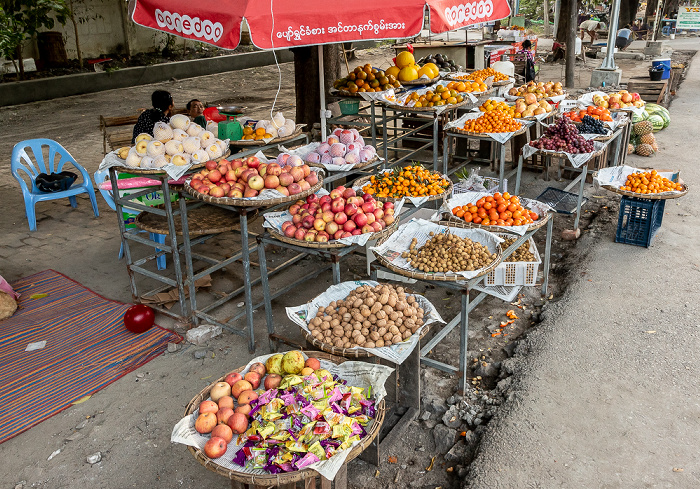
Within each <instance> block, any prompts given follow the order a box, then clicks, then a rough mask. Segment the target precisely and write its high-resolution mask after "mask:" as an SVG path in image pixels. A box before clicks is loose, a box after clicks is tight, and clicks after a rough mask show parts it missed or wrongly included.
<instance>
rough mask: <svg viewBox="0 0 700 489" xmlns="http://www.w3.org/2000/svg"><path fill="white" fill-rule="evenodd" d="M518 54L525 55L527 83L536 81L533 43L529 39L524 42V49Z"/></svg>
mask: <svg viewBox="0 0 700 489" xmlns="http://www.w3.org/2000/svg"><path fill="white" fill-rule="evenodd" d="M517 54H524V55H525V73H523V75H524V76H525V83H527V82H529V81H532V80H534V79H535V75H536V72H535V55H534V54H532V43H531V42H530V40H529V39H525V40H524V41H523V48H522V49H521V50H520V51H518V52H517Z"/></svg>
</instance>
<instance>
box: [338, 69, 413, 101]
mask: <svg viewBox="0 0 700 489" xmlns="http://www.w3.org/2000/svg"><path fill="white" fill-rule="evenodd" d="M333 88H334V89H335V90H337V91H338V94H340V95H342V96H344V97H359V96H360V95H359V94H360V93H363V92H383V91H386V90H390V89H392V88H401V83H400V82H399V81H398V79H397V78H396V75H395V74H393V73H387V72H384V71H383V70H379V69H377V68H373V67H372V65H370V64H366V65H364V66H358V67H356V68H355V69H354V70H353V71H352V72H351V73H349V74H348V76H346V77H343V78H339V79H337V80H336V81H335V82H333Z"/></svg>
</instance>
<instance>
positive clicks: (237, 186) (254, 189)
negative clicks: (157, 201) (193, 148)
mask: <svg viewBox="0 0 700 489" xmlns="http://www.w3.org/2000/svg"><path fill="white" fill-rule="evenodd" d="M285 156H287V157H286V158H283V160H284V161H282V160H279V158H278V161H279V162H278V161H275V162H270V163H262V162H261V161H260V159H259V158H258V157H256V156H249V157H247V158H242V159H241V158H237V159H235V160H232V161H226V160H222V161H221V162H219V163H217V162H215V161H207V162H206V164H205V168H204V169H203V170H201V171H199V172H198V173H195V174H194V175H192V179H191V180H190V186H191V187H192V188H193V189H195V190H196V191H197V192H199V193H201V194H204V195H211V196H212V197H229V198H235V199H241V198H245V199H249V198H252V197H257V196H258V195H259V194H260V192H262V191H263V190H265V189H271V190H277V191H278V192H280V193H281V194H283V195H285V196H287V197H289V196H291V195H296V194H300V193H302V192H304V191H306V190H309V189H310V188H311V187H312V186H314V185H316V184H317V183H318V181H319V179H318V175H317V174H316V172H314V171H312V170H311V167H309V165H306V164H304V162H303V161H302V159H301V158H299V157H298V156H295V157H293V156H289V155H285Z"/></svg>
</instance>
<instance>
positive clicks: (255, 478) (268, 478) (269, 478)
mask: <svg viewBox="0 0 700 489" xmlns="http://www.w3.org/2000/svg"><path fill="white" fill-rule="evenodd" d="M306 353H307V354H308V355H309V356H313V357H315V358H322V359H324V360H328V361H330V362H333V363H336V364H339V363H343V362H345V361H347V360H346V359H345V358H343V357H339V356H334V355H329V354H328V353H326V352H315V351H311V352H306ZM244 368H245V367H239V368H237V369H236V370H232V371H231V372H229V373H233V372H242V371H243V370H244ZM226 375H228V374H226ZM224 378H226V376H225V375H224V376H222V377H221V378H219V379H218V380H216V381H215V382H213V383H212V384H211V385H209V386H207V387H205V388H204V389H202V390H201V391H200V393H199V394H197V395H196V396H195V398H194V399H192V400H191V401H190V402H189V403H188V404H187V406H186V408H185V416H189V415H190V414H192V413H194V412H195V411H196V410H197V408H198V407H199V404H200V403H201V402H202V401H204V400H206V399H208V398H209V391H210V390H211V388H212V387H213V386H214V384H215V383H216V382H223V380H224ZM385 414H386V407H385V404H384V400H383V399H382V401H381V402H379V403H377V415H376V417H375V418H374V422H373V423H372V427H371V428H370V430H369V431H368V432H367V436H365V437H364V438H362V439H361V440H360V442H359V443H358V444H357V445H355V446H354V447H353V448H352V450H350V453H349V454H348V456H347V458H346V460H345V463H346V464H347V463H348V462H349V461H351V460H353V459H355V458H357V457H358V456H359V455H360V453H362V451H363V450H364V449H365V448H367V447H368V446H369V445H370V444H371V443H372V441H374V439H375V438H376V437H377V435H378V434H379V430H380V429H381V427H382V423H384V416H385ZM187 449H188V450H189V451H190V452H191V453H192V455H194V458H195V459H197V461H198V462H199V463H200V464H202V465H203V466H204V467H205V468H207V469H208V470H211V471H212V472H215V473H217V474H219V475H222V476H224V477H226V478H228V479H230V480H235V481H238V482H242V483H244V484H253V485H260V486H265V487H269V486H275V487H277V486H281V485H283V484H291V483H293V482H298V481H302V480H305V479H311V478H313V477H316V476H317V475H318V472H316V471H314V470H311V469H303V470H299V471H296V472H284V473H281V474H265V475H260V474H246V473H244V472H239V471H237V470H231V469H227V468H226V467H222V466H221V465H219V464H217V463H216V462H215V461H214V460H212V459H210V458H209V457H207V456H206V455H205V454H204V451H203V450H201V449H199V448H195V447H187Z"/></svg>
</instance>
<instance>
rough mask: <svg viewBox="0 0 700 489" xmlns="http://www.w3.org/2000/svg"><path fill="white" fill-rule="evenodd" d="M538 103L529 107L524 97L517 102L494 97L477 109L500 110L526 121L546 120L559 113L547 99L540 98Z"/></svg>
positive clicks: (481, 110)
mask: <svg viewBox="0 0 700 489" xmlns="http://www.w3.org/2000/svg"><path fill="white" fill-rule="evenodd" d="M536 105H537V106H536V107H535V106H533V107H528V106H527V104H525V100H524V99H518V100H517V101H516V102H506V101H505V99H502V98H500V97H494V98H490V99H488V100H486V101H485V102H484V103H483V104H481V105H480V106H479V107H478V108H477V109H475V110H478V111H479V112H490V111H493V110H499V111H501V112H504V113H505V114H506V115H508V116H510V117H512V118H513V119H520V120H525V121H536V120H545V119H547V118H549V117H554V116H555V115H556V113H557V111H556V109H555V108H554V107H552V106H551V105H550V104H549V103H548V102H547V101H546V100H540V102H539V103H538V104H536ZM528 111H529V112H528ZM523 114H531V115H523Z"/></svg>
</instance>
